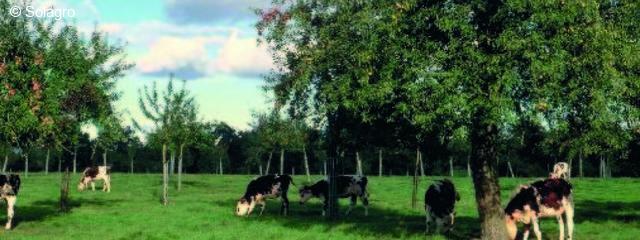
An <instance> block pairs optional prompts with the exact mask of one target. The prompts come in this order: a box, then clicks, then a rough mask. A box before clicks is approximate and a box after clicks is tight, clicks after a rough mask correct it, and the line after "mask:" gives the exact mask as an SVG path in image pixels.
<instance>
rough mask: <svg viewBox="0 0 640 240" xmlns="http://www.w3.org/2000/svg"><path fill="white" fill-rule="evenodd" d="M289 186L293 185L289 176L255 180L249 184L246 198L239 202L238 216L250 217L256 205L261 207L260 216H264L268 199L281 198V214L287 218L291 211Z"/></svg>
mask: <svg viewBox="0 0 640 240" xmlns="http://www.w3.org/2000/svg"><path fill="white" fill-rule="evenodd" d="M289 184H293V179H291V176H289V175H278V174H276V175H265V176H260V177H258V178H254V179H253V180H251V182H249V185H248V186H247V191H246V192H245V194H244V196H242V198H240V200H238V204H237V205H236V215H238V216H247V217H248V216H249V215H250V214H251V212H253V209H254V208H255V206H256V204H260V205H261V209H260V215H262V212H264V207H265V206H266V204H267V203H266V199H267V198H278V197H280V198H281V199H282V207H281V208H280V213H281V214H284V215H285V216H286V215H287V212H288V211H289V198H288V197H287V191H289ZM294 185H295V184H294Z"/></svg>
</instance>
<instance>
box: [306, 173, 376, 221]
mask: <svg viewBox="0 0 640 240" xmlns="http://www.w3.org/2000/svg"><path fill="white" fill-rule="evenodd" d="M336 179H337V180H336V193H337V195H338V197H340V198H351V204H350V205H349V209H348V210H347V212H346V214H347V215H349V213H351V210H353V207H354V206H355V205H356V202H357V200H358V197H360V200H361V201H362V205H364V215H365V216H367V215H369V209H368V208H369V193H368V192H367V182H368V180H367V177H365V176H350V175H340V176H337V177H336ZM299 193H300V204H304V203H305V202H307V201H308V200H309V199H311V198H314V197H317V198H319V199H320V200H321V201H322V202H323V207H322V216H325V214H326V212H327V207H328V206H329V205H328V201H329V181H328V180H327V179H323V180H320V181H318V182H316V183H315V184H313V185H311V186H303V187H302V188H301V189H300V190H299Z"/></svg>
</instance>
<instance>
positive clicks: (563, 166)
mask: <svg viewBox="0 0 640 240" xmlns="http://www.w3.org/2000/svg"><path fill="white" fill-rule="evenodd" d="M570 177H571V168H569V164H568V163H566V162H559V163H556V165H553V172H552V173H551V174H549V178H562V179H565V180H569V178H570Z"/></svg>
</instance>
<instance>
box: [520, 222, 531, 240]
mask: <svg viewBox="0 0 640 240" xmlns="http://www.w3.org/2000/svg"><path fill="white" fill-rule="evenodd" d="M530 231H531V223H529V224H525V225H524V231H523V232H522V239H523V240H527V239H529V232H530Z"/></svg>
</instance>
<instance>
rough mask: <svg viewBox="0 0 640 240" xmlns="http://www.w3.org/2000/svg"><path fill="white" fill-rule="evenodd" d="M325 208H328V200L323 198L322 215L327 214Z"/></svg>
mask: <svg viewBox="0 0 640 240" xmlns="http://www.w3.org/2000/svg"><path fill="white" fill-rule="evenodd" d="M327 208H329V202H328V200H327V199H326V198H325V199H324V200H323V201H322V216H323V217H324V216H326V215H327Z"/></svg>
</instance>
